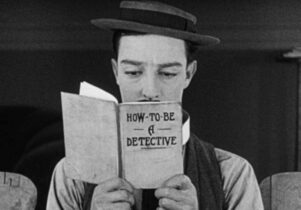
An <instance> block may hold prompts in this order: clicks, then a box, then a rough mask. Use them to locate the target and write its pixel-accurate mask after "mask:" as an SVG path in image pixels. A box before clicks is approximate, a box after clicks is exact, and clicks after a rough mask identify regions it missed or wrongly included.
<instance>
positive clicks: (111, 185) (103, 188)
mask: <svg viewBox="0 0 301 210" xmlns="http://www.w3.org/2000/svg"><path fill="white" fill-rule="evenodd" d="M120 189H121V190H127V191H129V192H130V193H133V192H134V188H133V187H132V185H131V184H130V183H129V182H127V181H126V180H124V179H121V178H119V177H114V178H111V179H108V180H106V181H104V182H101V183H100V184H99V185H97V186H96V187H95V189H94V192H95V191H96V192H98V191H99V192H112V191H115V190H120Z"/></svg>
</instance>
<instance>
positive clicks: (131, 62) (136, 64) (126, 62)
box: [120, 59, 143, 66]
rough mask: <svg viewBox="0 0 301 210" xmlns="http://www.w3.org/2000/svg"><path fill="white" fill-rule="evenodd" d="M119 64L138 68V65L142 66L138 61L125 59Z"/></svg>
mask: <svg viewBox="0 0 301 210" xmlns="http://www.w3.org/2000/svg"><path fill="white" fill-rule="evenodd" d="M120 63H121V64H130V65H133V66H140V65H142V64H143V63H142V62H140V61H134V60H127V59H125V60H122V61H121V62H120Z"/></svg>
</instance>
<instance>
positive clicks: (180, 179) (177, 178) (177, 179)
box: [162, 174, 193, 190]
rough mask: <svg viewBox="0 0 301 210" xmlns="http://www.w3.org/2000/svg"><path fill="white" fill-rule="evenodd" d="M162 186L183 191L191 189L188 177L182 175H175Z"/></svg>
mask: <svg viewBox="0 0 301 210" xmlns="http://www.w3.org/2000/svg"><path fill="white" fill-rule="evenodd" d="M162 186H163V187H172V188H176V189H181V190H185V189H189V188H191V187H192V186H193V185H192V183H191V181H190V179H189V177H188V176H186V175H184V174H177V175H174V176H173V177H171V178H169V179H168V180H166V181H165V182H164V183H163V184H162Z"/></svg>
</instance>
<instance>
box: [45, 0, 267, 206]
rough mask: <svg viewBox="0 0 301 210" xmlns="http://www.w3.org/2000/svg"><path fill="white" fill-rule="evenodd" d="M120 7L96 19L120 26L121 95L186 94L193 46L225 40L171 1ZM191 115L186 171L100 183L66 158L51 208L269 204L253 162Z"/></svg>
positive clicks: (176, 97) (116, 63)
mask: <svg viewBox="0 0 301 210" xmlns="http://www.w3.org/2000/svg"><path fill="white" fill-rule="evenodd" d="M120 8H121V12H120V18H119V19H117V20H116V19H96V20H93V21H92V23H93V24H94V25H96V26H98V27H100V28H107V29H111V30H114V31H115V35H114V39H113V40H114V49H115V51H116V56H117V57H116V59H112V60H111V63H112V68H113V72H114V74H115V77H116V83H117V84H118V86H119V88H120V92H121V98H122V101H123V102H133V101H178V102H181V101H182V95H183V91H184V90H185V89H186V88H187V87H188V86H189V84H190V82H191V80H192V78H193V75H194V74H195V72H196V70H197V62H196V60H193V59H192V53H193V52H194V51H195V49H196V48H197V47H198V46H202V45H209V44H215V43H218V41H219V40H218V39H217V38H214V37H211V36H206V35H200V34H197V33H196V32H195V31H196V30H195V24H196V18H195V17H194V16H193V15H191V14H189V13H187V12H185V11H183V10H180V9H178V8H174V7H172V6H169V5H166V4H162V3H158V2H149V1H141V2H136V1H124V2H121V4H120ZM184 116H185V119H184V120H185V125H186V126H183V133H184V135H183V138H184V139H183V153H184V168H185V170H184V174H178V175H175V176H173V177H170V178H169V179H168V180H166V181H165V182H164V183H163V184H162V186H161V187H159V188H158V189H154V190H153V191H152V190H139V189H134V188H133V186H132V185H131V183H129V182H128V181H127V180H124V179H121V178H112V179H109V180H107V181H104V182H103V183H100V184H98V185H97V186H95V185H91V184H88V183H84V182H81V181H79V180H71V179H70V178H67V177H66V176H65V172H64V159H63V160H61V161H60V162H59V163H58V165H57V166H56V169H55V170H54V174H53V178H52V182H51V186H50V191H49V196H48V203H47V209H49V210H50V209H51V210H55V209H93V210H94V209H95V210H96V209H144V210H145V209H156V208H157V209H160V210H164V209H165V210H169V209H175V210H176V209H194V210H196V209H204V210H205V209H243V210H251V209H252V210H254V209H256V210H257V209H258V210H260V209H263V206H262V200H261V195H260V191H259V187H258V184H257V180H256V177H255V175H254V172H253V169H252V167H251V166H250V164H249V163H248V162H247V161H246V160H244V159H243V158H241V157H239V156H237V155H234V154H232V153H229V152H226V151H223V150H220V149H216V148H214V147H213V146H212V145H210V144H208V143H205V142H203V141H201V140H199V139H198V138H197V137H196V136H194V135H193V134H190V133H189V129H187V124H188V125H189V116H187V114H185V112H184ZM188 128H189V127H188Z"/></svg>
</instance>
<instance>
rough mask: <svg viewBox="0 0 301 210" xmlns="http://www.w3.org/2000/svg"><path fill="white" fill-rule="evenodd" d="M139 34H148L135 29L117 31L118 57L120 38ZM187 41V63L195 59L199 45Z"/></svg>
mask: <svg viewBox="0 0 301 210" xmlns="http://www.w3.org/2000/svg"><path fill="white" fill-rule="evenodd" d="M130 35H133V36H139V35H146V33H141V32H134V31H121V30H118V31H115V32H114V35H113V39H112V42H113V52H114V55H115V57H116V58H117V57H118V50H119V44H120V39H121V37H122V36H130ZM184 42H185V50H186V52H185V53H186V57H187V65H188V64H190V63H191V62H192V61H193V60H195V55H196V52H197V50H198V46H197V45H196V44H194V43H192V42H190V41H187V40H184Z"/></svg>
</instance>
